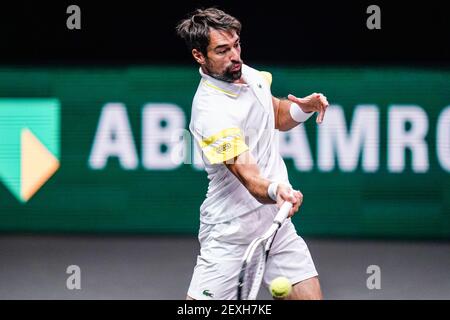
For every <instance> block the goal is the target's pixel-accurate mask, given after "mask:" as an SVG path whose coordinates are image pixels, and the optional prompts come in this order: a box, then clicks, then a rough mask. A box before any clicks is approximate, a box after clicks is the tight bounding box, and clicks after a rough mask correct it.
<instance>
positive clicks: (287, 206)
mask: <svg viewBox="0 0 450 320" xmlns="http://www.w3.org/2000/svg"><path fill="white" fill-rule="evenodd" d="M291 208H292V203H291V202H289V201H285V202H284V203H283V205H282V206H281V208H280V210H279V211H278V213H277V215H276V216H275V218H274V219H273V221H274V222H276V223H279V224H282V223H283V222H284V220H286V218H287V216H288V215H289V211H291Z"/></svg>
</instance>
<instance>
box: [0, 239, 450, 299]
mask: <svg viewBox="0 0 450 320" xmlns="http://www.w3.org/2000/svg"><path fill="white" fill-rule="evenodd" d="M305 240H306V242H307V243H308V245H309V247H310V251H311V253H312V256H313V258H314V261H315V263H316V267H317V269H318V271H319V274H320V279H321V283H322V289H323V292H324V297H325V299H450V273H449V271H450V242H433V241H413V242H411V241H409V242H407V241H379V240H377V241H375V240H344V239H315V238H310V239H309V238H305ZM198 250H199V246H198V242H197V239H196V238H195V237H188V236H186V237H155V236H117V235H116V236H112V235H96V236H93V235H89V236H88V235H83V236H78V235H72V236H67V235H41V236H35V235H1V236H0V284H1V285H0V299H184V297H185V294H186V290H187V287H188V285H189V281H190V277H191V273H192V268H193V267H194V263H195V259H196V255H197V253H198ZM70 265H77V266H79V267H80V270H81V289H80V290H69V289H67V287H66V280H67V278H68V277H69V276H70V275H69V274H67V273H66V269H67V267H68V266H70ZM370 265H377V266H379V267H380V269H381V289H379V290H378V289H372V290H369V289H368V288H367V285H366V281H367V278H368V277H369V276H370V274H367V273H366V271H367V267H368V266H370ZM259 299H270V295H268V293H267V292H266V290H265V289H264V288H263V289H262V291H261V292H260V296H259Z"/></svg>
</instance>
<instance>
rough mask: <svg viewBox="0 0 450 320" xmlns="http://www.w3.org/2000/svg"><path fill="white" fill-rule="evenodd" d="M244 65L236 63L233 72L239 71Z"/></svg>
mask: <svg viewBox="0 0 450 320" xmlns="http://www.w3.org/2000/svg"><path fill="white" fill-rule="evenodd" d="M241 67H242V65H241V64H236V65H234V66H233V67H232V68H231V71H232V72H236V71H239V70H240V69H241Z"/></svg>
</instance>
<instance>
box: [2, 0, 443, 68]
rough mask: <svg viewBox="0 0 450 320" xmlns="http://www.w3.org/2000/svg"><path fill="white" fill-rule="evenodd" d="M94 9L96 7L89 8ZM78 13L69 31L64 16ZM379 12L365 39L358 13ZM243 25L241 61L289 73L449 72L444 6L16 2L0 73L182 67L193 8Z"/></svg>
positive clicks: (8, 18) (7, 14)
mask: <svg viewBox="0 0 450 320" xmlns="http://www.w3.org/2000/svg"><path fill="white" fill-rule="evenodd" d="M94 2H95V3H94ZM70 4H77V5H79V6H80V8H81V26H82V29H81V30H74V31H71V30H68V29H67V28H66V19H67V17H68V16H69V15H68V14H67V13H66V8H67V7H68V6H69V5H70ZM370 4H377V5H379V6H380V8H381V25H382V29H381V30H368V29H367V28H366V19H367V17H368V16H369V15H368V14H367V13H366V8H367V7H368V5H370ZM211 5H216V6H217V7H219V8H221V9H223V10H225V11H227V12H229V13H230V14H232V15H234V16H236V17H237V18H238V19H240V20H241V22H242V23H243V30H242V34H241V38H242V43H243V59H244V60H245V61H247V62H249V61H251V62H252V63H271V64H280V65H282V64H284V65H286V64H297V65H311V64H315V65H323V64H328V65H349V64H357V65H367V64H370V65H392V64H394V65H412V66H432V67H449V66H450V49H449V47H450V18H449V17H450V11H447V10H446V8H445V5H444V1H442V2H438V1H426V2H422V3H419V2H417V1H391V2H390V3H388V2H386V3H385V2H380V1H371V2H368V1H360V2H356V1H319V0H315V1H295V2H294V1H291V2H286V1H271V2H270V3H268V2H267V1H265V2H262V1H244V0H241V1H195V2H194V1H176V2H175V1H170V0H165V1H160V0H158V1H149V0H145V1H131V0H129V1H89V2H88V1H77V0H73V1H57V2H56V1H55V3H52V2H45V1H34V2H32V1H15V2H14V3H9V4H4V3H2V4H1V5H0V64H1V65H3V66H5V65H11V64H14V65H49V64H50V65H72V64H76V65H80V64H81V65H84V64H95V65H104V64H106V65H110V64H113V65H117V64H120V65H123V64H162V63H169V64H190V63H192V59H191V56H190V54H189V52H188V51H187V49H186V48H185V45H184V43H183V42H182V41H181V40H180V39H178V38H177V36H176V34H175V29H174V28H175V25H176V23H177V22H178V21H179V20H180V19H182V18H183V17H185V16H186V14H187V13H188V12H190V11H193V10H194V9H195V8H197V7H208V6H211Z"/></svg>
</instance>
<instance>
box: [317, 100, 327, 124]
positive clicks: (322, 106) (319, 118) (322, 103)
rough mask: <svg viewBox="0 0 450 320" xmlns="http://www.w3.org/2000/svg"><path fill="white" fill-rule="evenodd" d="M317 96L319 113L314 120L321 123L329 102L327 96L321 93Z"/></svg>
mask: <svg viewBox="0 0 450 320" xmlns="http://www.w3.org/2000/svg"><path fill="white" fill-rule="evenodd" d="M317 98H318V99H319V102H320V106H319V115H318V116H317V119H316V122H317V123H318V124H320V123H322V121H323V118H324V117H325V112H326V111H327V108H328V105H329V103H328V100H327V97H326V96H324V95H323V94H321V93H320V94H318V95H317Z"/></svg>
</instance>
